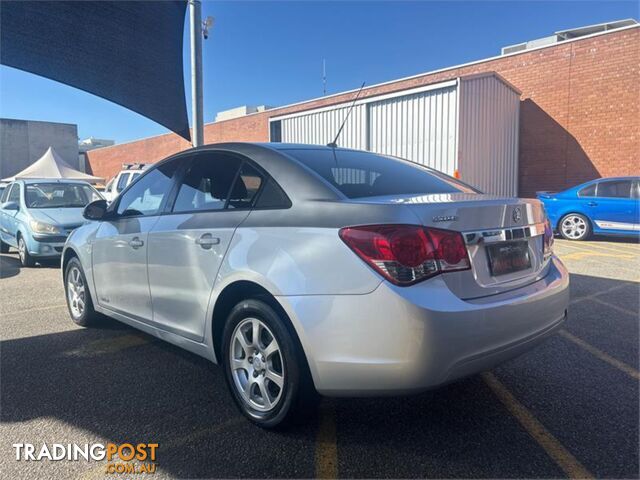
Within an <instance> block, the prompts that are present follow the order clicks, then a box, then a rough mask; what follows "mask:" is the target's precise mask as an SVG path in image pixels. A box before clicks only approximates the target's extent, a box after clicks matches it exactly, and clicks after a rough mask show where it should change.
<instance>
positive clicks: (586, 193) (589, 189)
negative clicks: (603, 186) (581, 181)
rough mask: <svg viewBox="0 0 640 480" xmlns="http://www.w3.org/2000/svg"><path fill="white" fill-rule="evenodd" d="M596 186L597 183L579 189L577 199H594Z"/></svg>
mask: <svg viewBox="0 0 640 480" xmlns="http://www.w3.org/2000/svg"><path fill="white" fill-rule="evenodd" d="M596 185H598V184H597V183H592V184H591V185H587V186H586V187H584V188H581V189H580V191H579V192H578V196H579V197H595V196H596Z"/></svg>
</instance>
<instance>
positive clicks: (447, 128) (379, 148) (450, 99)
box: [271, 75, 520, 196]
mask: <svg viewBox="0 0 640 480" xmlns="http://www.w3.org/2000/svg"><path fill="white" fill-rule="evenodd" d="M350 106H351V104H350V103H346V104H340V105H336V106H334V107H330V108H323V109H318V110H310V111H307V112H303V113H300V114H292V115H289V116H284V117H281V118H277V117H275V118H272V119H271V120H272V121H281V122H282V123H281V126H282V141H283V142H286V143H307V144H315V145H326V144H327V143H329V142H331V141H333V139H334V137H335V135H336V133H337V131H338V129H339V128H340V124H341V123H342V121H343V119H344V118H345V116H346V115H347V112H348V110H349V108H350ZM519 108H520V95H519V94H518V93H517V92H516V91H515V90H513V89H512V88H511V87H509V86H508V85H507V84H506V83H504V82H503V81H501V80H500V79H499V78H498V77H496V76H495V75H484V76H477V77H468V78H464V77H463V78H461V79H459V81H458V82H447V83H444V84H442V85H441V86H439V85H434V86H432V87H429V89H428V90H426V91H424V90H422V89H421V90H420V91H418V92H414V93H412V92H408V93H407V94H406V95H402V94H399V95H397V94H394V95H390V96H387V97H383V98H380V99H378V100H376V99H375V98H372V99H370V100H365V101H361V102H360V103H358V104H357V105H356V106H355V107H354V109H353V111H352V112H351V116H350V117H349V119H348V120H347V123H346V124H345V127H344V129H343V131H342V134H341V136H340V140H339V142H338V144H339V145H340V146H341V147H347V148H355V149H361V150H370V151H373V152H376V153H382V154H388V155H395V156H398V157H402V158H406V159H408V160H412V161H414V162H417V163H421V164H423V165H427V166H429V167H432V168H435V169H437V170H439V171H441V172H444V173H446V174H449V175H453V174H454V172H455V170H456V169H457V170H459V172H460V175H461V178H462V180H463V181H465V182H467V183H469V184H471V185H473V186H475V187H477V188H479V189H480V190H482V191H483V192H486V193H493V194H497V195H509V196H515V195H517V192H518V118H519Z"/></svg>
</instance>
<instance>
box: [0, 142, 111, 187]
mask: <svg viewBox="0 0 640 480" xmlns="http://www.w3.org/2000/svg"><path fill="white" fill-rule="evenodd" d="M24 178H53V179H67V180H84V181H85V182H89V183H99V182H102V181H103V180H104V179H103V178H100V177H94V176H93V175H89V174H88V173H83V172H81V171H79V170H76V169H75V168H73V167H71V165H69V164H68V163H67V162H65V161H64V160H63V159H62V157H60V155H58V154H57V153H56V151H55V150H54V149H53V148H52V147H49V149H48V150H47V151H46V152H45V154H44V155H42V157H40V158H39V159H38V160H36V161H35V162H33V163H32V164H31V165H29V166H28V167H27V168H25V169H24V170H22V171H21V172H20V173H16V174H15V175H14V176H13V177H8V178H3V179H2V181H3V182H12V181H13V180H20V179H24Z"/></svg>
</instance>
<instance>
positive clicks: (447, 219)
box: [432, 215, 458, 222]
mask: <svg viewBox="0 0 640 480" xmlns="http://www.w3.org/2000/svg"><path fill="white" fill-rule="evenodd" d="M432 220H433V221H434V222H455V221H456V220H458V216H457V215H440V216H438V217H433V218H432Z"/></svg>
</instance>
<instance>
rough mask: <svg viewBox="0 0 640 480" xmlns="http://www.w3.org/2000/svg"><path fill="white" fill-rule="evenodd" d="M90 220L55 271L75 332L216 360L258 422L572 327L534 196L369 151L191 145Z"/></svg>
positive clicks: (428, 374) (461, 365)
mask: <svg viewBox="0 0 640 480" xmlns="http://www.w3.org/2000/svg"><path fill="white" fill-rule="evenodd" d="M85 216H86V218H88V219H90V220H95V221H93V222H91V223H89V224H87V225H84V226H82V227H80V228H78V229H76V230H74V232H73V233H72V234H71V235H70V236H69V238H68V239H67V243H66V244H65V250H64V256H63V261H62V266H63V272H64V286H65V289H66V299H67V303H68V306H69V312H70V315H71V318H72V319H73V321H74V322H76V323H77V324H79V325H87V326H88V325H93V324H96V323H98V322H100V318H103V317H100V316H99V315H97V314H98V313H102V314H106V315H108V316H110V317H113V318H115V319H117V320H120V321H122V322H124V323H126V324H129V325H132V326H133V327H135V328H138V329H140V330H143V331H145V332H147V333H149V334H151V335H155V336H157V337H159V338H162V339H164V340H167V341H169V342H171V343H174V344H176V345H179V346H181V347H182V348H185V349H186V350H189V351H191V352H193V353H196V354H198V355H201V356H203V357H205V358H207V359H209V360H211V361H213V362H215V363H219V364H222V366H223V367H224V372H225V376H226V379H227V383H228V385H229V388H230V390H231V393H232V396H233V398H234V400H235V402H236V403H237V405H238V407H239V408H240V410H241V411H242V412H243V413H244V415H246V416H247V417H248V418H249V419H251V420H252V421H254V422H256V423H258V424H259V425H261V426H264V427H273V426H276V425H278V424H280V423H281V422H283V421H285V420H287V419H289V418H291V416H292V415H294V412H296V410H297V409H298V408H299V407H300V406H301V405H304V402H301V399H304V398H309V397H308V396H306V392H309V391H311V393H313V391H314V390H316V391H317V392H319V393H321V394H323V395H330V396H360V395H389V394H398V393H404V392H412V391H420V390H424V389H427V388H432V387H435V386H437V385H442V384H444V383H448V382H451V381H454V380H456V379H458V378H461V377H464V376H467V375H471V374H474V373H476V372H479V371H482V370H486V369H489V368H492V367H494V366H495V365H498V364H499V363H501V362H503V361H505V360H508V359H510V358H512V357H515V356H516V355H519V354H521V353H523V352H524V351H526V350H528V349H529V348H531V347H533V346H534V345H536V344H538V343H540V342H541V341H542V340H543V339H544V338H546V337H548V336H549V335H550V334H551V333H552V332H554V331H555V330H556V329H557V328H559V327H560V325H561V324H562V323H563V321H564V320H565V318H566V316H567V306H568V301H569V290H568V286H569V276H568V274H567V271H566V269H565V267H564V266H563V265H562V263H561V262H560V261H559V260H558V258H557V257H555V256H554V255H553V253H552V242H553V235H552V232H551V228H550V225H549V224H548V221H547V220H546V218H545V214H544V209H543V207H542V204H541V203H540V202H539V201H538V200H535V199H516V198H503V197H499V196H492V195H483V194H481V193H479V192H477V191H476V190H474V189H472V188H471V187H469V186H467V185H465V184H463V183H461V182H460V181H458V180H455V179H453V178H451V177H448V176H446V175H443V174H441V173H438V172H436V171H434V170H431V169H428V168H425V167H423V166H420V165H417V164H415V163H411V162H408V161H404V160H400V159H397V158H393V157H387V156H382V155H376V154H373V153H369V152H361V151H355V150H347V149H342V148H336V149H333V148H328V147H317V146H308V145H306V146H304V145H291V144H243V143H229V144H219V145H210V146H205V147H200V148H197V149H194V150H189V151H186V152H181V153H179V154H177V155H174V156H172V157H170V158H168V159H166V160H164V161H162V162H161V163H159V164H157V165H155V166H153V167H151V168H150V169H149V170H147V171H146V172H145V173H144V174H143V176H142V177H140V178H139V179H138V180H137V181H136V182H135V183H134V184H132V185H130V186H129V187H128V188H127V189H126V190H125V191H123V192H122V193H121V194H120V195H119V196H118V198H117V199H116V200H115V201H114V202H113V203H111V204H110V205H109V206H107V203H106V202H105V201H99V202H94V203H92V204H91V205H89V206H87V208H86V209H85ZM298 411H300V410H298Z"/></svg>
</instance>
